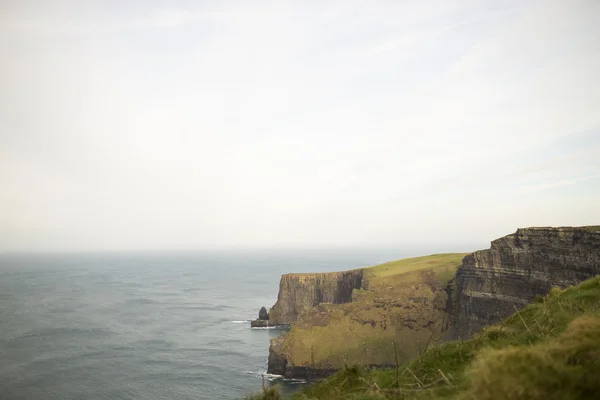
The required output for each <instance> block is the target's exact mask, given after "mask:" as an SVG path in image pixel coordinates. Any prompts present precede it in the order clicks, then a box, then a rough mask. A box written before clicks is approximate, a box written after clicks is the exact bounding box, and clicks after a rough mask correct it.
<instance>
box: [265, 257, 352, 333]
mask: <svg viewBox="0 0 600 400" xmlns="http://www.w3.org/2000/svg"><path fill="white" fill-rule="evenodd" d="M362 282H363V270H362V269H356V270H351V271H344V272H329V273H314V274H311V273H309V274H285V275H283V276H282V277H281V281H280V283H279V294H278V295H277V302H276V303H275V305H274V306H273V308H271V310H270V312H269V324H270V325H290V324H292V323H294V322H295V321H296V319H297V318H298V314H300V313H301V312H303V311H308V310H310V309H311V308H312V307H314V306H316V305H318V304H321V303H333V304H342V303H347V302H350V301H351V300H352V291H353V290H354V289H360V288H361V285H362Z"/></svg>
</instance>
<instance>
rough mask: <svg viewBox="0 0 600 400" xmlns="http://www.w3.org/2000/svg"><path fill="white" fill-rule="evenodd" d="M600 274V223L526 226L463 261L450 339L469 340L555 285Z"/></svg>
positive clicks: (457, 285) (458, 278)
mask: <svg viewBox="0 0 600 400" xmlns="http://www.w3.org/2000/svg"><path fill="white" fill-rule="evenodd" d="M598 274H600V226H598V227H581V228H571V227H562V228H525V229H519V230H517V232H516V233H514V234H512V235H508V236H505V237H502V238H500V239H497V240H494V241H493V242H492V243H491V248H490V249H487V250H480V251H476V252H474V253H472V254H470V255H468V256H466V257H465V258H464V259H463V263H462V266H461V267H460V268H459V269H458V271H457V273H456V278H455V281H456V298H455V300H454V304H453V310H451V312H452V314H453V319H454V320H453V323H452V327H451V334H450V336H451V338H466V337H470V336H472V335H473V334H475V333H477V332H478V331H479V330H480V329H481V328H482V327H483V326H485V325H489V324H492V323H495V322H498V321H499V320H501V319H503V318H505V317H507V316H509V315H510V314H513V313H514V312H515V309H520V308H522V307H524V306H525V305H526V304H528V303H530V302H531V301H533V300H534V298H535V296H536V295H543V294H546V293H548V292H549V291H550V289H551V288H552V287H561V288H562V287H567V286H571V285H575V284H577V283H580V282H582V281H584V280H586V279H589V278H591V277H593V276H596V275H598Z"/></svg>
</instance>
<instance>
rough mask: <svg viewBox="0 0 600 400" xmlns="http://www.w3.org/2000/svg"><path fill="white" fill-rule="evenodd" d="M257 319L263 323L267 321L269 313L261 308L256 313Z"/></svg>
mask: <svg viewBox="0 0 600 400" xmlns="http://www.w3.org/2000/svg"><path fill="white" fill-rule="evenodd" d="M258 319H260V320H263V321H268V320H269V313H268V312H267V309H266V308H264V307H262V308H261V309H260V311H259V312H258Z"/></svg>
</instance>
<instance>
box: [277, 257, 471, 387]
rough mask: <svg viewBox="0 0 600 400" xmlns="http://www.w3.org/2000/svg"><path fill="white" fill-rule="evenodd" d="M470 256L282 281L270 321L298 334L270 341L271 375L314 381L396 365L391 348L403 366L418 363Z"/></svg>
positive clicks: (296, 276) (441, 323) (420, 259)
mask: <svg viewBox="0 0 600 400" xmlns="http://www.w3.org/2000/svg"><path fill="white" fill-rule="evenodd" d="M464 255H465V254H436V255H432V256H425V257H417V258H410V259H404V260H399V261H394V262H389V263H385V264H381V265H377V266H374V267H368V268H364V269H361V270H354V271H346V272H340V273H332V274H289V275H284V276H283V277H282V279H281V285H280V293H279V298H278V301H277V304H276V305H275V306H274V307H273V308H272V309H271V312H270V316H271V319H273V318H274V316H275V317H276V318H277V320H278V321H279V322H280V323H281V322H283V323H291V324H292V329H291V330H290V332H289V333H288V334H286V335H283V336H280V337H279V338H277V339H273V340H271V346H270V349H269V363H268V364H269V366H268V372H269V373H271V374H277V375H283V376H285V377H287V378H304V379H313V378H317V377H322V376H326V375H329V374H331V373H332V372H334V371H336V370H338V369H340V368H343V367H344V365H352V364H362V365H378V366H382V365H392V364H393V363H394V358H395V355H394V354H395V352H394V350H393V349H392V347H391V343H393V342H395V343H397V344H398V345H397V348H396V353H397V355H398V357H399V358H400V359H408V358H409V357H411V356H414V355H415V354H417V352H418V351H419V348H421V349H422V348H424V347H425V346H426V343H427V341H428V340H430V338H431V337H432V336H433V335H436V334H438V333H440V332H441V330H442V327H443V326H444V318H445V307H446V303H447V292H446V287H447V283H448V280H449V279H450V278H452V277H453V276H454V273H455V271H456V269H457V268H458V266H459V265H460V262H461V260H462V258H463V256H464ZM278 313H279V314H278Z"/></svg>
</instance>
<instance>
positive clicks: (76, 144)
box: [0, 0, 600, 251]
mask: <svg viewBox="0 0 600 400" xmlns="http://www.w3.org/2000/svg"><path fill="white" fill-rule="evenodd" d="M0 54H1V57H2V61H1V62H0V251H62V250H125V249H204V248H223V247H245V248H248V247H250V248H252V247H261V248H265V247H266V248H269V247H328V246H394V245H408V246H410V245H415V244H423V243H432V244H453V245H455V246H456V247H457V249H460V246H465V247H468V246H469V245H470V244H472V243H476V244H484V245H485V244H487V243H489V241H490V240H492V239H494V238H497V237H499V236H502V235H505V234H508V233H511V232H513V231H515V230H516V229H517V228H519V227H525V226H540V225H543V226H545V225H586V224H599V223H600V2H599V1H597V0H587V1H583V0H581V1H578V0H564V1H550V0H544V1H524V0H514V1H498V0H489V1H475V0H464V1H461V0H456V1H447V0H439V1H420V0H419V1H417V0H415V1H400V0H398V1H348V0H341V1H306V0H302V1H300V0H299V1H272V2H266V1H264V2H263V1H245V0H244V1H241V0H240V1H237V2H235V1H234V2H227V1H216V0H214V1H204V2H198V1H164V2H163V1H157V0H150V1H108V0H107V1H82V0H77V1H75V0H73V1H71V2H69V1H50V0H39V1H23V0H18V1H17V0H14V1H6V0H3V1H2V0H0ZM464 250H472V249H471V248H465V249H464Z"/></svg>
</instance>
